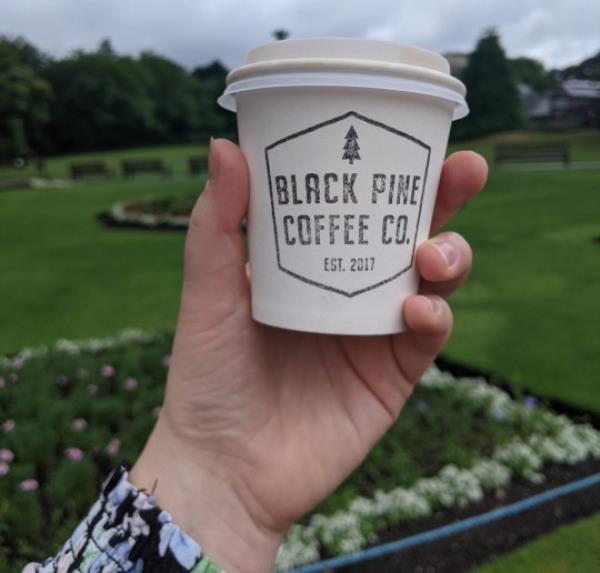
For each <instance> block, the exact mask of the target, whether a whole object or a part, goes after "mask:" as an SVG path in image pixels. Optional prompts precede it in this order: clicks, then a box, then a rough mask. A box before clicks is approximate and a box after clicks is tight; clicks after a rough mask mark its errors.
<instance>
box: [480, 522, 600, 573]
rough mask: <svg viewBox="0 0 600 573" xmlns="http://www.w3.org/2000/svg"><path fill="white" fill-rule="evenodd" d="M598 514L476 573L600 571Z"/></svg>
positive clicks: (587, 572) (551, 534)
mask: <svg viewBox="0 0 600 573" xmlns="http://www.w3.org/2000/svg"><path fill="white" fill-rule="evenodd" d="M599 564H600V513H597V514H596V515H595V516H593V517H590V518H588V519H583V520H581V521H579V522H577V523H575V524H572V525H567V526H564V527H561V528H560V529H557V530H556V531H554V532H553V533H550V534H549V535H547V536H545V537H544V538H542V539H541V540H539V541H535V542H533V543H530V544H528V545H526V546H525V547H522V548H521V549H518V550H517V551H515V552H514V553H511V554H510V555H508V556H506V557H503V558H500V559H498V560H497V561H494V562H493V563H491V564H489V565H487V566H485V567H482V568H481V569H477V572H478V573H507V572H510V573H592V572H594V571H598V570H599V569H600V566H599Z"/></svg>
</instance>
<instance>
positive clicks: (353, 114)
mask: <svg viewBox="0 0 600 573" xmlns="http://www.w3.org/2000/svg"><path fill="white" fill-rule="evenodd" d="M348 117H355V118H356V119H358V120H360V121H364V122H366V123H368V124H371V125H373V126H375V127H379V128H381V129H384V130H386V131H388V132H390V133H393V134H394V135H397V136H399V137H402V138H405V139H408V140H409V141H411V142H413V143H415V144H417V145H419V146H420V147H422V148H424V149H425V150H426V151H427V159H426V161H425V169H424V173H423V192H422V193H421V200H420V202H419V210H418V215H417V221H416V225H415V233H414V237H412V241H411V243H412V247H411V255H410V262H409V263H408V265H406V266H405V267H404V268H403V269H401V270H400V271H398V272H396V273H394V274H393V275H392V276H389V277H387V278H385V279H383V280H380V281H377V282H376V283H374V284H372V285H369V286H367V287H363V288H359V289H356V290H353V291H348V290H344V289H341V288H338V287H334V286H331V285H327V284H324V283H322V282H320V281H316V280H313V279H310V278H308V277H305V276H302V275H300V274H298V273H296V272H294V271H292V270H290V269H288V268H286V267H284V266H283V264H282V263H281V253H280V248H279V232H278V229H277V220H276V216H275V201H274V197H273V182H272V176H271V163H270V161H269V151H271V150H272V149H274V148H275V147H277V146H279V145H282V144H284V143H287V142H288V141H291V140H293V139H296V138H298V137H301V136H303V135H306V134H308V133H311V132H313V131H316V130H317V129H320V128H323V127H326V126H328V125H331V124H334V123H337V122H340V121H343V120H344V119H347V118H348ZM430 159H431V146H430V145H428V144H426V143H425V142H423V141H421V140H420V139H418V138H416V137H414V136H413V135H410V134H408V133H406V132H403V131H401V130H399V129H396V128H394V127H391V126H389V125H386V124H384V123H381V122H380V121H377V120H374V119H371V118H369V117H366V116H364V115H362V114H360V113H358V112H355V111H348V112H346V113H344V114H342V115H338V116H336V117H333V118H331V119H328V120H326V121H322V122H320V123H317V124H315V125H312V126H310V127H307V128H304V129H301V130H300V131H296V132H294V133H292V134H290V135H288V136H286V137H283V138H281V139H278V140H277V141H274V142H273V143H271V144H270V145H268V146H267V147H265V161H266V166H267V178H268V180H269V198H270V202H271V219H272V222H273V233H274V239H275V252H276V255H277V267H278V268H279V270H280V271H282V272H284V273H286V274H288V275H290V276H292V277H294V278H296V279H298V280H300V281H302V282H304V283H307V284H310V285H313V286H316V287H319V288H322V289H324V290H328V291H331V292H335V293H338V294H341V295H343V296H346V297H348V298H352V297H354V296H356V295H359V294H362V293H364V292H367V291H371V290H374V289H376V288H378V287H380V286H383V285H384V284H387V283H389V282H391V281H393V280H394V279H396V278H398V277H399V276H400V275H402V274H404V273H405V272H406V271H408V270H409V269H411V268H412V266H413V264H414V258H415V248H416V237H417V233H418V232H419V224H420V221H421V211H422V208H423V199H424V197H425V191H426V189H427V177H428V174H429V162H430Z"/></svg>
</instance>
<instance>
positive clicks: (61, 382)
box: [56, 374, 69, 386]
mask: <svg viewBox="0 0 600 573" xmlns="http://www.w3.org/2000/svg"><path fill="white" fill-rule="evenodd" d="M56 383H57V384H58V385H59V386H66V385H67V384H68V383H69V378H68V376H65V375H64V374H59V375H58V376H57V377H56Z"/></svg>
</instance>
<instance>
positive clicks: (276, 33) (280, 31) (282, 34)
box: [272, 28, 290, 41]
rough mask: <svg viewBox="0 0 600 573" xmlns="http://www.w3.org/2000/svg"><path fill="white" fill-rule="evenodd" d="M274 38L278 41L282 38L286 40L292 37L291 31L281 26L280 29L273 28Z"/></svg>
mask: <svg viewBox="0 0 600 573" xmlns="http://www.w3.org/2000/svg"><path fill="white" fill-rule="evenodd" d="M272 34H273V38H275V39H276V40H277V41H280V40H286V39H287V38H289V37H290V33H289V32H288V31H287V30H284V29H283V28H279V29H278V30H273V33H272Z"/></svg>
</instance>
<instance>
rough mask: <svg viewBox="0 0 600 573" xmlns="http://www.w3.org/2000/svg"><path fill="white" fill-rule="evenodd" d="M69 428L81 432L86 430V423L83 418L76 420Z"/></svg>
mask: <svg viewBox="0 0 600 573" xmlns="http://www.w3.org/2000/svg"><path fill="white" fill-rule="evenodd" d="M71 427H72V428H73V429H74V430H75V431H76V432H81V431H82V430H85V429H86V428H87V422H86V421H85V420H84V419H83V418H76V419H75V420H73V423H72V424H71Z"/></svg>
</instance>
